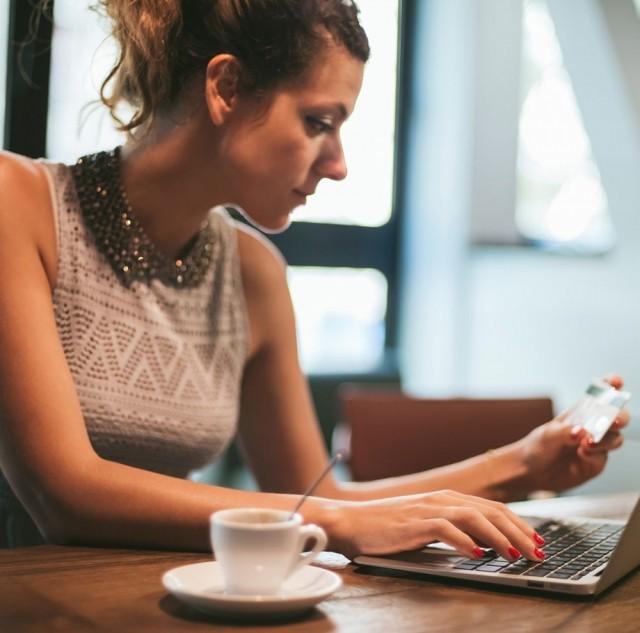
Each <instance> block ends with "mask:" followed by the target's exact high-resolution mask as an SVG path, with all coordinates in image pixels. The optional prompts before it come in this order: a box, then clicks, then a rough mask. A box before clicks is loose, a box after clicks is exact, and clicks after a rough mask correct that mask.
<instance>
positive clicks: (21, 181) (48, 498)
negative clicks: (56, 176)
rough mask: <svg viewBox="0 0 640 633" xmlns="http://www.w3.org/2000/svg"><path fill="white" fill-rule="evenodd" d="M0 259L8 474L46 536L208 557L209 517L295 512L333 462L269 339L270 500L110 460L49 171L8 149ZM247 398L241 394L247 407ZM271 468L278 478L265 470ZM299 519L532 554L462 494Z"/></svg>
mask: <svg viewBox="0 0 640 633" xmlns="http://www.w3.org/2000/svg"><path fill="white" fill-rule="evenodd" d="M0 252H1V253H2V254H3V262H4V269H3V274H2V275H1V276H0V351H1V353H0V466H1V467H2V471H3V473H4V475H5V476H6V478H7V480H8V481H9V483H10V485H11V487H12V489H13V490H14V492H15V493H16V495H17V497H18V498H19V499H20V501H21V502H22V503H23V504H24V506H25V507H26V509H27V511H28V512H29V513H30V515H31V516H32V518H33V519H34V521H35V522H36V524H37V525H38V527H39V529H40V530H41V532H42V533H43V535H44V536H45V537H46V538H47V539H48V540H51V541H56V542H61V543H86V544H95V545H107V544H108V545H122V546H143V547H165V548H172V549H179V548H184V549H198V550H205V549H208V548H209V537H208V518H209V515H210V514H211V513H212V512H214V511H215V510H218V509H222V508H229V507H238V506H262V507H273V508H283V509H288V508H293V507H294V505H295V503H296V502H297V500H298V498H299V497H298V495H297V494H296V495H295V496H294V495H291V494H283V493H282V492H281V491H280V490H278V489H281V490H282V491H283V492H287V491H288V492H294V491H295V492H297V493H299V492H300V490H301V485H302V484H306V483H308V481H309V480H310V478H311V477H312V476H315V475H316V474H317V472H318V471H319V468H318V466H322V465H324V463H326V455H325V453H324V450H323V449H322V443H321V442H320V440H319V436H318V435H317V430H316V429H315V427H314V425H313V419H312V418H311V417H308V418H298V417H297V415H295V414H297V412H298V411H297V407H298V406H300V403H306V401H307V396H306V393H305V391H304V383H303V382H302V379H301V378H299V379H298V380H292V381H291V383H290V384H287V381H288V379H289V373H288V370H287V369H286V368H284V367H283V366H281V365H279V364H278V362H277V359H278V358H280V357H279V356H278V355H277V354H276V356H274V353H275V352H274V350H273V349H272V347H271V346H270V344H269V343H270V341H269V339H264V340H260V339H259V338H256V339H255V344H254V351H253V357H252V359H251V360H250V362H249V368H248V370H247V376H246V379H245V386H246V388H247V389H248V392H249V394H251V393H254V394H259V393H260V391H259V390H258V391H256V386H255V381H256V380H257V379H258V378H260V376H265V375H267V376H269V380H270V381H273V384H275V385H277V386H278V389H279V390H280V391H281V392H282V393H285V394H286V393H289V394H291V397H284V398H282V399H279V398H277V397H276V398H274V397H272V396H270V395H269V393H268V392H269V391H271V390H270V389H268V390H267V391H266V392H263V400H262V401H261V402H256V403H254V407H255V408H254V409H253V411H254V414H255V415H257V416H258V417H257V418H256V420H255V421H254V422H262V424H263V426H268V428H270V429H274V428H275V429H276V430H279V431H282V432H284V433H285V435H284V436H276V438H275V439H276V440H277V441H275V442H274V441H273V440H274V436H273V434H272V433H268V434H267V435H266V437H268V439H269V441H268V443H266V444H264V445H263V446H261V447H259V446H257V445H256V444H255V443H253V444H252V452H253V453H254V455H253V457H254V463H256V464H257V465H258V468H257V473H258V475H259V476H260V477H261V478H263V479H265V480H267V481H268V482H269V483H270V484H271V487H272V488H273V489H274V490H276V492H274V493H268V492H267V493H264V492H250V491H239V490H231V489H228V488H222V487H218V486H208V485H205V484H199V483H195V482H192V481H186V480H182V479H177V478H173V477H168V476H165V475H160V474H156V473H152V472H148V471H145V470H142V469H138V468H133V467H129V466H126V465H123V464H119V463H115V462H111V461H108V460H105V459H102V458H100V457H99V456H98V455H97V454H96V453H95V451H94V450H93V447H92V446H91V443H90V441H89V437H88V434H87V431H86V427H85V423H84V420H83V416H82V411H81V408H80V404H79V401H78V397H77V395H76V391H75V386H74V383H73V379H72V376H71V373H70V371H69V368H68V366H67V362H66V359H65V356H64V352H63V349H62V346H61V343H60V340H59V337H58V332H57V328H56V323H55V318H54V311H53V305H52V300H51V292H52V288H53V286H54V285H55V272H56V271H55V261H56V239H55V231H54V228H53V221H52V218H51V203H50V200H49V194H48V190H47V186H46V180H45V177H44V175H43V168H42V166H40V165H38V164H37V163H33V162H32V161H29V160H27V159H19V158H15V157H11V156H8V155H6V154H2V155H0ZM278 278H279V277H278ZM283 280H284V276H282V279H281V281H279V282H278V285H276V286H274V287H272V288H270V287H268V286H267V287H264V288H261V289H260V292H259V293H258V295H256V296H260V297H262V298H264V297H268V296H270V294H271V291H272V290H273V291H274V293H273V295H271V298H272V299H273V300H275V301H280V299H281V295H280V294H278V293H279V292H281V290H280V285H281V282H282V281H283ZM251 301H253V299H250V302H251ZM287 305H288V304H287ZM277 340H278V339H277V338H276V339H274V341H275V342H277ZM283 369H284V372H283ZM281 381H284V382H281ZM250 399H251V397H250V396H249V398H247V396H245V397H244V399H243V402H244V403H245V405H246V404H247V402H248V400H250ZM245 418H246V416H245ZM294 420H295V423H294ZM251 426H253V430H254V431H255V433H256V438H257V439H258V440H259V439H260V438H261V437H265V434H264V433H263V432H262V431H261V430H260V429H259V424H254V423H252V424H250V425H247V424H246V422H245V424H244V427H245V435H244V437H245V439H247V437H248V436H247V434H246V431H247V430H248V428H250V427H251ZM289 432H291V433H290V436H288V435H286V433H289ZM249 443H251V440H249ZM274 445H275V446H276V447H277V448H276V454H277V457H278V459H276V460H275V461H270V460H268V459H266V458H264V461H262V462H261V461H260V459H259V458H256V455H255V452H256V449H257V448H258V449H259V450H258V451H257V452H261V453H262V454H263V455H265V456H266V455H268V454H269V453H270V452H271V450H272V449H273V447H274ZM271 464H273V465H275V466H276V469H277V470H278V473H272V474H269V473H268V472H267V467H268V466H269V465H271ZM303 512H304V514H305V518H306V519H307V520H308V521H314V522H316V523H318V524H320V525H322V526H323V527H325V529H326V530H327V532H328V534H329V537H330V539H331V541H330V542H331V545H332V547H333V548H334V549H336V550H337V551H341V552H344V553H346V554H356V553H360V552H369V553H382V552H394V551H400V550H403V549H410V548H412V547H419V546H420V545H422V544H424V543H426V542H429V541H431V540H434V539H439V540H442V541H444V542H447V543H449V544H451V545H453V546H454V547H457V548H458V549H459V550H460V551H461V552H464V553H466V554H467V555H468V556H473V555H474V548H475V547H476V542H475V540H474V539H478V540H479V541H482V542H485V543H488V544H490V545H492V546H494V547H495V548H496V549H497V550H498V551H500V552H501V553H502V554H503V555H504V556H509V555H510V554H509V552H510V549H509V548H511V547H514V546H515V547H516V548H518V549H520V551H522V552H523V553H524V554H526V555H527V556H530V557H532V558H535V552H534V546H533V541H532V534H531V529H530V528H529V527H528V526H527V525H526V524H525V523H524V522H522V521H521V520H520V519H518V518H517V517H515V516H513V515H512V514H511V513H510V512H509V511H508V510H507V509H506V508H504V507H503V506H500V505H499V504H490V502H483V501H482V500H477V499H473V498H466V497H463V496H462V495H459V494H457V493H435V494H432V495H427V494H422V495H414V496H411V497H402V498H398V499H391V500H385V501H382V502H379V501H377V502H369V503H354V502H348V501H336V500H331V499H325V498H319V497H313V498H310V499H308V500H307V502H306V503H305V506H304V508H303Z"/></svg>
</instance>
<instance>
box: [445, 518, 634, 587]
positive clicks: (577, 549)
mask: <svg viewBox="0 0 640 633" xmlns="http://www.w3.org/2000/svg"><path fill="white" fill-rule="evenodd" d="M623 529H624V526H623V525H612V524H611V523H581V524H577V523H572V524H568V523H562V522H558V521H547V522H546V523H544V524H543V525H541V526H539V527H538V528H536V530H537V532H538V533H539V534H540V535H541V536H542V537H543V538H544V540H545V544H544V552H545V554H546V556H547V557H546V559H545V560H544V561H542V562H539V563H536V562H534V561H529V560H527V559H525V558H521V559H519V560H517V561H516V562H515V563H514V562H511V561H508V560H506V559H504V558H502V557H501V556H498V555H497V554H496V553H495V552H493V551H489V552H487V553H486V554H485V556H484V557H483V558H481V559H479V560H464V561H462V562H460V563H458V564H457V565H456V566H455V569H464V570H466V571H481V572H495V573H498V574H511V575H516V576H536V577H547V578H561V579H571V580H576V579H578V578H582V577H583V576H585V575H586V574H588V573H589V572H592V571H593V570H595V569H597V568H598V567H600V566H601V565H603V564H604V563H606V562H607V561H608V560H609V558H610V557H611V553H612V552H613V550H614V549H615V547H616V545H617V544H618V540H619V539H620V535H621V533H622V531H623Z"/></svg>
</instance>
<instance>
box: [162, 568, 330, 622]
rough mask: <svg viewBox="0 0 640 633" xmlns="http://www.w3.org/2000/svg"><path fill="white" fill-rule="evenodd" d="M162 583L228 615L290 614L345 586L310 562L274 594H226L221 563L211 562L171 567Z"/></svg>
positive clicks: (200, 605)
mask: <svg viewBox="0 0 640 633" xmlns="http://www.w3.org/2000/svg"><path fill="white" fill-rule="evenodd" d="M162 584H163V585H164V587H165V589H166V590H167V591H169V592H170V593H172V594H173V595H174V596H175V597H176V598H178V600H181V601H182V602H185V603H186V604H188V605H190V606H192V607H195V608H196V609H199V610H200V611H205V612H206V613H212V614H215V615H224V616H226V617H243V616H244V617H251V616H256V615H264V614H271V615H274V616H291V615H295V614H298V613H302V612H303V611H306V610H307V609H310V608H311V607H312V606H313V605H315V604H317V603H318V602H320V601H321V600H324V599H325V598H326V597H327V596H329V595H331V594H332V593H333V592H334V591H335V590H336V589H338V588H339V587H340V586H341V585H342V578H340V576H338V575H337V574H334V573H333V572H332V571H328V570H326V569H322V568H320V567H312V566H310V565H307V566H305V567H302V568H301V569H299V570H298V571H297V572H295V573H294V574H293V575H292V576H291V577H290V578H289V579H287V581H286V582H285V583H284V585H283V586H282V588H281V590H280V592H279V593H277V594H275V595H272V596H243V595H232V594H226V593H224V589H223V585H222V571H221V569H220V565H219V563H216V562H215V561H210V562H207V563H195V564H193V565H183V566H182V567H176V568H175V569H171V570H169V571H168V572H166V573H165V574H164V575H163V576H162Z"/></svg>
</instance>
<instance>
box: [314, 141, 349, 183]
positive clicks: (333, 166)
mask: <svg viewBox="0 0 640 633" xmlns="http://www.w3.org/2000/svg"><path fill="white" fill-rule="evenodd" d="M318 172H319V173H320V176H321V177H322V178H329V179H330V180H344V179H345V178H346V177H347V162H346V160H345V157H344V150H343V149H342V143H341V142H340V141H336V142H335V143H333V144H332V146H331V147H327V148H326V151H325V152H324V153H323V155H322V156H321V157H320V159H319V165H318Z"/></svg>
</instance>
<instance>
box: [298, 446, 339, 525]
mask: <svg viewBox="0 0 640 633" xmlns="http://www.w3.org/2000/svg"><path fill="white" fill-rule="evenodd" d="M341 459H342V453H336V454H335V455H334V456H333V459H332V460H331V461H330V462H329V463H328V464H327V465H326V467H325V468H324V470H323V471H322V472H321V473H320V474H319V475H318V476H317V477H316V478H315V480H314V481H313V482H312V483H311V485H310V486H309V487H308V488H307V489H306V490H305V491H304V494H303V495H302V497H301V499H300V501H298V503H297V504H296V507H295V508H294V509H293V510H292V512H291V514H290V515H289V519H288V520H291V519H292V518H293V515H294V514H295V513H296V512H297V511H298V510H299V509H300V507H301V506H302V504H303V503H304V502H305V500H306V498H307V497H308V496H309V495H310V494H311V493H312V492H313V491H314V490H315V489H316V486H317V485H318V484H319V483H320V482H321V481H322V480H323V479H324V478H325V477H326V475H327V473H328V472H329V471H330V470H331V469H332V468H333V467H334V466H335V465H336V464H337V463H338V462H339V461H340V460H341Z"/></svg>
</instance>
